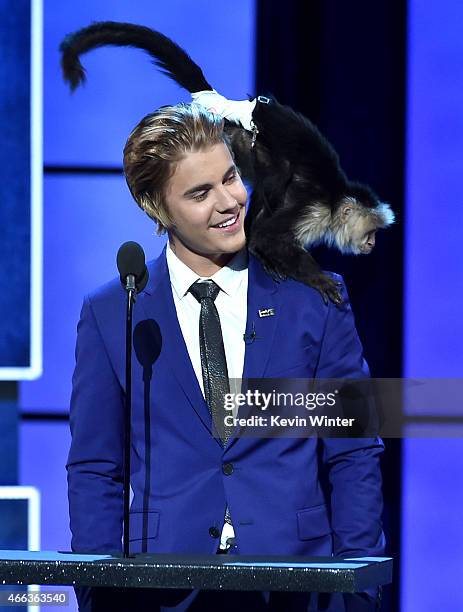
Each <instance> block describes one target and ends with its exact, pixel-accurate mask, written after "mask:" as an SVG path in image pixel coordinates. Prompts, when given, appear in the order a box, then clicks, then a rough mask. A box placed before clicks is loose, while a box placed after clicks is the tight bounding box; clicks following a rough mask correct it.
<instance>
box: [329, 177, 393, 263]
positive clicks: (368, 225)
mask: <svg viewBox="0 0 463 612" xmlns="http://www.w3.org/2000/svg"><path fill="white" fill-rule="evenodd" d="M393 222H394V213H393V212H392V210H391V209H390V207H389V205H388V204H385V203H384V202H380V201H379V199H378V198H377V196H376V195H375V194H374V193H373V191H372V190H371V189H370V188H369V187H367V186H366V185H362V184H360V183H349V185H348V189H347V190H346V193H345V194H344V195H343V197H342V198H341V199H340V200H339V201H338V203H337V205H336V207H335V209H334V210H333V212H332V216H331V222H330V231H329V236H328V242H329V243H330V244H331V245H332V246H336V247H337V248H338V249H339V250H340V251H341V252H342V253H350V254H352V255H368V254H369V253H371V251H372V250H373V248H374V246H375V234H376V232H377V230H378V229H381V228H385V227H388V226H389V225H391V223H393Z"/></svg>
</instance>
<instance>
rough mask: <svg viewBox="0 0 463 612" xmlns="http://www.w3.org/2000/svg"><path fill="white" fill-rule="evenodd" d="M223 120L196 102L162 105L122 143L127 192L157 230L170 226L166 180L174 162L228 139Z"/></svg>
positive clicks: (226, 141)
mask: <svg viewBox="0 0 463 612" xmlns="http://www.w3.org/2000/svg"><path fill="white" fill-rule="evenodd" d="M223 128H224V121H223V119H222V118H221V117H220V116H219V115H215V114H214V113H210V112H209V111H207V110H206V109H204V108H203V107H202V106H199V105H198V104H195V103H191V104H183V103H182V104H177V105H175V106H163V107H161V108H160V109H158V110H157V111H155V112H154V113H150V114H149V115H146V117H144V118H143V119H142V120H141V121H140V123H139V124H138V125H137V126H136V127H135V129H134V130H133V131H132V133H131V134H130V136H129V138H128V140H127V143H126V145H125V147H124V174H125V178H126V181H127V185H128V187H129V190H130V193H131V194H132V196H133V198H134V200H135V201H136V203H137V204H138V206H140V208H141V209H142V210H144V211H145V213H146V214H147V215H148V216H149V217H150V218H151V219H153V220H154V221H156V223H157V226H158V227H157V234H158V235H160V234H164V233H165V232H166V230H167V229H169V227H171V226H172V220H171V218H170V216H169V212H168V210H167V208H166V205H165V189H166V186H167V182H168V180H169V179H170V177H171V176H172V174H173V173H174V171H175V163H176V162H178V161H180V160H181V159H182V158H183V157H184V156H185V155H186V153H188V152H189V151H198V150H201V149H205V148H207V147H211V146H213V145H215V144H217V143H220V142H224V143H225V144H226V145H227V146H228V147H229V148H230V145H229V141H228V138H227V136H226V134H225V133H224V131H223Z"/></svg>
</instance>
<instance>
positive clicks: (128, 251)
mask: <svg viewBox="0 0 463 612" xmlns="http://www.w3.org/2000/svg"><path fill="white" fill-rule="evenodd" d="M117 269H118V270H119V276H120V278H121V283H122V284H123V285H124V287H125V286H126V280H127V277H128V276H129V275H130V274H132V275H133V276H134V277H135V287H136V289H137V292H138V291H142V290H143V289H144V288H145V287H146V283H147V282H148V269H147V267H146V264H145V253H144V251H143V249H142V247H141V246H140V245H139V244H138V242H132V241H129V242H124V244H123V245H122V246H121V247H120V249H119V251H118V252H117Z"/></svg>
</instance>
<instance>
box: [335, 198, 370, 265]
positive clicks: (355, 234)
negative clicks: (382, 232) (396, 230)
mask: <svg viewBox="0 0 463 612" xmlns="http://www.w3.org/2000/svg"><path fill="white" fill-rule="evenodd" d="M340 218H341V219H342V220H343V222H344V223H343V225H344V227H343V229H342V234H343V236H344V238H346V237H347V241H346V242H345V244H344V252H350V253H352V254H353V255H368V254H369V253H371V251H372V250H373V248H374V246H375V235H376V231H377V229H378V225H377V224H376V223H375V222H374V219H373V218H372V216H371V215H370V216H365V215H364V214H362V212H361V210H359V209H358V208H356V207H355V206H352V204H347V205H346V206H344V207H343V208H342V209H341V213H340Z"/></svg>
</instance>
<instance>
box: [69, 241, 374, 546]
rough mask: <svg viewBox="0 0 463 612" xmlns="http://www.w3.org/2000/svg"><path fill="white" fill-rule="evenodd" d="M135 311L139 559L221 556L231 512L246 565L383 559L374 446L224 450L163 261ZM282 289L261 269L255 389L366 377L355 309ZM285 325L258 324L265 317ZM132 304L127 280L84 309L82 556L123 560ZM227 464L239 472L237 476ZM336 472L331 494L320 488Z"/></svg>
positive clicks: (250, 361) (250, 317)
mask: <svg viewBox="0 0 463 612" xmlns="http://www.w3.org/2000/svg"><path fill="white" fill-rule="evenodd" d="M149 273H150V280H149V283H148V285H147V287H146V289H145V290H144V291H143V292H142V293H141V294H140V295H139V296H138V299H137V302H136V305H135V313H134V353H135V355H134V360H133V362H134V363H133V417H132V474H131V486H132V489H133V494H134V497H133V503H132V506H131V550H132V551H133V552H138V551H143V552H144V551H148V552H185V553H187V552H192V553H193V552H195V553H213V552H215V550H216V548H217V544H218V540H217V539H216V537H213V535H212V536H211V533H212V534H214V530H211V527H215V528H216V529H217V530H219V531H220V529H221V526H222V523H223V517H224V510H225V507H226V504H227V503H228V505H229V507H230V512H231V516H232V519H233V525H234V528H235V533H236V538H237V544H238V552H239V553H241V554H281V555H330V554H332V553H334V554H336V555H342V554H349V555H381V554H383V552H384V537H383V532H382V527H381V518H380V517H381V511H382V495H381V477H380V468H379V455H380V453H381V451H382V450H383V445H382V443H381V441H380V440H379V439H377V438H373V439H335V438H333V439H325V440H318V441H317V439H315V438H309V439H288V438H286V439H284V438H279V439H251V438H237V437H233V438H232V439H231V440H230V441H229V442H228V444H227V446H226V448H225V449H223V448H222V447H221V445H220V443H219V441H218V440H217V439H215V438H214V437H212V435H211V417H210V414H209V411H208V408H207V405H206V403H205V401H204V399H203V396H202V393H201V390H200V387H199V385H198V381H197V379H196V376H195V373H194V370H193V367H192V365H191V362H190V359H189V356H188V352H187V349H186V346H185V343H184V340H183V336H182V333H181V330H180V326H179V323H178V320H177V316H176V311H175V306H174V301H173V297H172V290H171V286H170V279H169V274H168V268H167V264H166V257H165V250H164V251H163V253H162V254H161V256H160V257H159V258H158V259H157V260H156V261H154V262H152V263H151V264H149ZM344 295H345V297H346V302H345V303H344V305H343V306H342V307H341V308H337V307H335V306H333V304H331V303H330V304H329V305H325V304H324V302H323V300H322V299H321V297H320V295H319V293H318V292H317V291H315V290H313V289H312V288H310V287H307V286H305V285H302V284H301V283H298V282H295V281H292V280H287V281H284V282H281V283H276V282H274V281H273V280H272V279H271V278H270V277H269V276H268V275H267V274H266V273H265V272H264V271H263V269H262V267H261V265H260V264H259V262H258V261H257V260H256V259H254V258H253V257H252V256H251V255H250V257H249V288H248V304H247V329H248V330H249V329H250V326H251V324H252V323H253V324H254V326H255V332H256V339H255V341H254V342H252V343H249V344H247V346H246V353H245V361H244V372H243V377H244V378H246V377H250V378H258V377H304V378H312V377H320V378H335V377H355V378H359V377H363V376H367V375H368V369H367V366H366V363H365V361H364V359H363V356H362V347H361V344H360V341H359V339H358V336H357V333H356V330H355V326H354V320H353V316H352V312H351V308H350V306H349V303H348V301H347V296H346V294H345V293H344ZM263 308H273V309H274V312H275V315H274V316H269V317H265V318H259V316H258V310H259V309H263ZM125 309H126V296H125V292H124V290H123V289H122V287H121V285H120V283H119V280H115V281H113V282H111V283H109V284H108V285H105V286H104V287H103V288H101V289H100V290H98V291H97V292H96V293H95V294H94V295H92V296H90V297H87V298H86V299H85V301H84V305H83V309H82V314H81V319H80V322H79V325H78V339H77V349H76V358H77V363H76V369H75V373H74V377H73V394H72V401H71V417H70V418H71V430H72V445H71V449H70V453H69V459H68V464H67V469H68V483H69V503H70V518H71V530H72V534H73V537H72V548H73V550H76V551H79V552H90V551H92V552H97V551H101V552H111V551H120V550H121V533H122V458H123V399H124V367H125V366H124V346H125V344H124V342H125V340H124V338H125ZM224 463H231V464H232V465H233V468H234V469H233V473H232V474H230V475H225V474H224V473H223V471H222V466H223V464H224ZM322 472H323V473H325V472H326V473H327V477H328V479H329V483H330V484H331V494H329V493H328V494H327V489H326V488H324V487H323V486H322V478H321V473H322Z"/></svg>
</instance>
